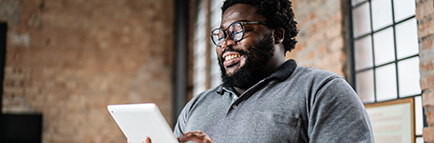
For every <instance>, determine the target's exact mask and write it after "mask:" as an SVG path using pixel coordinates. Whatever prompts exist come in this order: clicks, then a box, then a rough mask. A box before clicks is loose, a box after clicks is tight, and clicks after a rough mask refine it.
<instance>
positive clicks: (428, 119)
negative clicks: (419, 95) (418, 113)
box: [425, 111, 434, 126]
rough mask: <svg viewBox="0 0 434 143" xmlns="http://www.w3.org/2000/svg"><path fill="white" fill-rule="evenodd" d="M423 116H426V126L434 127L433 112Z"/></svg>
mask: <svg viewBox="0 0 434 143" xmlns="http://www.w3.org/2000/svg"><path fill="white" fill-rule="evenodd" d="M425 116H426V122H427V123H428V125H429V126H433V125H434V111H431V112H425Z"/></svg>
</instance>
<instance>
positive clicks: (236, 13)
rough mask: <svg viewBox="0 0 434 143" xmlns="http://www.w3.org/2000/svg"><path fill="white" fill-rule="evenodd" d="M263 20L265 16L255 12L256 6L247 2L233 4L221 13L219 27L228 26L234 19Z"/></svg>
mask: <svg viewBox="0 0 434 143" xmlns="http://www.w3.org/2000/svg"><path fill="white" fill-rule="evenodd" d="M241 20H247V21H265V18H264V17H263V16H262V15H260V14H258V13H256V8H255V7H254V6H251V5H248V4H235V5H233V6H231V7H229V8H228V9H226V11H225V12H224V13H223V15H222V21H221V24H220V26H221V27H228V26H229V25H230V24H231V23H233V22H235V21H241Z"/></svg>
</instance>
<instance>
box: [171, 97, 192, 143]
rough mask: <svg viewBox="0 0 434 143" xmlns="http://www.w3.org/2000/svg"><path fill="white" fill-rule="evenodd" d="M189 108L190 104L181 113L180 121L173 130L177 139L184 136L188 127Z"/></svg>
mask: <svg viewBox="0 0 434 143" xmlns="http://www.w3.org/2000/svg"><path fill="white" fill-rule="evenodd" d="M187 106H189V104H187V105H186V106H185V107H184V108H183V109H182V111H181V113H180V114H179V116H178V120H177V121H176V125H175V127H174V128H173V133H174V134H175V137H179V136H181V135H182V134H184V133H185V128H186V127H185V126H186V122H187V116H188V114H187V112H188V111H187V109H189V108H188V107H187Z"/></svg>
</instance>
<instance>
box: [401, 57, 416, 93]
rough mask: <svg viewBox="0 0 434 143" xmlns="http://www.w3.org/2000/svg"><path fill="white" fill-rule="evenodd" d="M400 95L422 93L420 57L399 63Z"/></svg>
mask: <svg viewBox="0 0 434 143" xmlns="http://www.w3.org/2000/svg"><path fill="white" fill-rule="evenodd" d="M398 74H399V94H400V97H406V96H410V95H415V94H420V93H421V89H420V85H419V78H420V75H419V57H414V58H411V59H408V60H404V61H400V62H399V63H398Z"/></svg>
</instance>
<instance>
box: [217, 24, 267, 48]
mask: <svg viewBox="0 0 434 143" xmlns="http://www.w3.org/2000/svg"><path fill="white" fill-rule="evenodd" d="M235 24H240V26H241V29H242V30H241V31H240V32H241V33H242V35H241V38H240V39H238V40H236V39H235V38H234V37H233V36H232V34H231V33H232V32H229V29H230V28H231V26H233V25H235ZM247 24H261V25H266V24H265V22H260V21H236V22H233V23H232V24H231V25H229V26H228V28H226V29H223V28H220V27H219V28H215V29H213V30H211V33H210V38H211V41H212V42H213V43H214V45H216V46H218V47H220V46H222V45H219V44H218V43H217V42H218V41H214V38H213V33H214V31H216V30H221V31H223V34H224V37H223V38H224V39H226V36H227V35H226V31H227V33H228V35H229V37H230V38H231V39H232V40H234V41H235V42H238V41H241V40H242V39H243V38H244V31H245V30H244V25H247ZM240 32H237V33H234V34H238V33H240Z"/></svg>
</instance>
